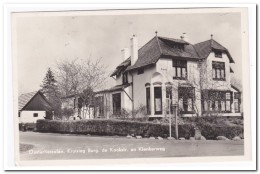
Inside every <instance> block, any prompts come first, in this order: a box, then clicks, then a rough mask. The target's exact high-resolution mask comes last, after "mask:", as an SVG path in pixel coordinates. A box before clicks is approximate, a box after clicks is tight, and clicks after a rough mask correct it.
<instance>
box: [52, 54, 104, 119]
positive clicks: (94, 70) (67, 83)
mask: <svg viewBox="0 0 260 174" xmlns="http://www.w3.org/2000/svg"><path fill="white" fill-rule="evenodd" d="M56 71H57V75H58V76H57V77H58V80H57V81H58V86H59V89H60V92H61V94H62V96H68V95H74V96H75V97H78V98H79V101H80V102H79V108H80V110H82V114H80V111H79V114H80V115H79V117H83V118H84V117H85V114H86V112H87V111H89V112H90V106H91V104H92V103H93V102H92V101H93V97H94V90H100V89H102V87H103V85H104V83H105V80H106V78H107V77H108V74H107V73H106V71H105V66H104V65H103V64H102V59H101V58H100V59H97V60H95V61H93V60H92V59H90V58H89V59H85V60H79V59H74V60H65V61H60V62H57V70H56ZM91 102H92V103H91Z"/></svg>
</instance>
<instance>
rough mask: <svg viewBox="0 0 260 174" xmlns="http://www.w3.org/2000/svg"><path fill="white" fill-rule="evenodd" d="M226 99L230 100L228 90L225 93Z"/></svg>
mask: <svg viewBox="0 0 260 174" xmlns="http://www.w3.org/2000/svg"><path fill="white" fill-rule="evenodd" d="M226 99H227V100H230V93H229V92H228V93H226Z"/></svg>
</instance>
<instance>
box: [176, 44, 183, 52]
mask: <svg viewBox="0 0 260 174" xmlns="http://www.w3.org/2000/svg"><path fill="white" fill-rule="evenodd" d="M173 48H175V49H178V50H181V51H183V50H184V45H183V44H174V45H173Z"/></svg>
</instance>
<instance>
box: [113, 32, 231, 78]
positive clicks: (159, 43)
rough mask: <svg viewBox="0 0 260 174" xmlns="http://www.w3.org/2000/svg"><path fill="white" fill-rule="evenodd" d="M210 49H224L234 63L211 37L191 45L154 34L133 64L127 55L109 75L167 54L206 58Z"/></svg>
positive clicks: (154, 61) (148, 62) (152, 61)
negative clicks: (180, 46) (179, 46)
mask: <svg viewBox="0 0 260 174" xmlns="http://www.w3.org/2000/svg"><path fill="white" fill-rule="evenodd" d="M176 43H178V44H179V45H182V46H183V50H182V49H178V48H176V47H175V45H176ZM212 49H216V50H222V51H224V52H225V53H226V54H227V56H228V58H229V60H230V63H234V60H233V58H232V57H231V55H230V53H229V51H228V50H227V49H226V48H225V47H223V46H222V45H221V44H219V43H218V42H216V41H215V40H213V39H210V40H207V41H204V42H200V43H197V44H195V45H192V44H190V43H188V42H186V41H184V40H181V39H173V38H167V37H161V36H155V37H154V38H152V39H151V40H150V41H149V42H148V43H146V44H145V45H144V46H143V47H141V48H140V49H139V50H138V59H137V61H136V62H135V64H134V65H132V66H130V65H131V57H129V58H128V59H127V60H125V61H124V62H122V63H121V64H120V65H119V66H117V68H116V70H114V72H113V73H112V74H111V76H114V75H116V74H117V73H120V72H121V71H129V70H133V69H137V68H140V67H144V66H147V65H152V64H155V63H156V62H157V61H158V60H159V58H161V57H167V56H169V57H178V58H184V59H194V60H196V59H197V60H199V59H202V58H206V57H207V56H208V55H209V53H210V52H211V51H212Z"/></svg>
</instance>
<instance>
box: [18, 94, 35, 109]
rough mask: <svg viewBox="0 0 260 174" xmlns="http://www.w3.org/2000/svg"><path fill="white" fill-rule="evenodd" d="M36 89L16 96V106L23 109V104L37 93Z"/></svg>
mask: <svg viewBox="0 0 260 174" xmlns="http://www.w3.org/2000/svg"><path fill="white" fill-rule="evenodd" d="M37 92H38V91H34V92H30V93H26V94H22V95H20V96H19V98H18V108H19V110H21V109H23V108H24V106H25V105H26V104H27V103H28V102H29V101H30V100H31V99H32V98H33V97H34V96H35V94H37Z"/></svg>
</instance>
